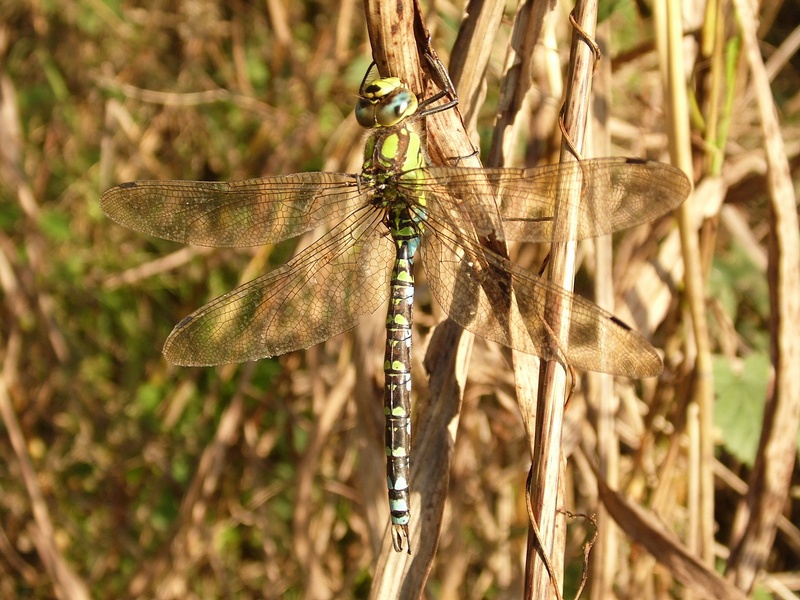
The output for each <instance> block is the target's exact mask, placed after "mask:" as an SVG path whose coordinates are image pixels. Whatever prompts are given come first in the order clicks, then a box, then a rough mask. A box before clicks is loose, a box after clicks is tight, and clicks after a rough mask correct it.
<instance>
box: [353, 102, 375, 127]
mask: <svg viewBox="0 0 800 600" xmlns="http://www.w3.org/2000/svg"><path fill="white" fill-rule="evenodd" d="M376 108H377V106H376V105H375V104H374V103H372V102H370V101H369V100H367V99H365V98H359V100H358V102H357V103H356V121H358V124H359V125H361V126H362V127H367V128H369V127H375V123H376V122H377V121H376V120H375V109H376Z"/></svg>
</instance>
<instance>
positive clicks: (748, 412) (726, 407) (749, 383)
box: [714, 353, 770, 467]
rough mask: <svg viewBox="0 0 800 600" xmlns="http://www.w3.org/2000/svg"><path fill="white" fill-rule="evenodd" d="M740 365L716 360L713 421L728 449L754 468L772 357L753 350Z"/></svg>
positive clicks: (718, 358) (726, 360)
mask: <svg viewBox="0 0 800 600" xmlns="http://www.w3.org/2000/svg"><path fill="white" fill-rule="evenodd" d="M737 367H738V368H734V364H733V363H732V362H731V361H730V360H728V359H725V358H721V357H717V358H715V360H714V388H715V392H716V403H715V406H714V424H715V425H716V426H717V428H718V429H719V430H720V433H721V435H722V444H723V446H724V447H725V449H726V450H727V451H728V452H730V453H731V454H732V455H733V456H735V457H736V458H737V460H739V461H741V462H743V463H744V464H746V465H748V466H751V467H752V466H753V463H754V461H755V456H756V450H757V449H758V440H759V437H760V435H761V426H762V423H763V417H764V402H765V400H766V393H767V383H768V381H769V376H770V362H769V357H768V356H767V355H765V354H760V353H754V354H751V355H750V356H748V357H746V358H745V359H744V360H742V361H741V363H740V364H738V365H737Z"/></svg>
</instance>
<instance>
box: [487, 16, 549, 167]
mask: <svg viewBox="0 0 800 600" xmlns="http://www.w3.org/2000/svg"><path fill="white" fill-rule="evenodd" d="M551 8H552V7H551V5H550V4H549V3H548V2H533V1H528V2H524V3H523V4H522V5H521V6H520V9H519V11H518V12H517V15H516V17H515V18H514V28H513V30H512V33H511V48H510V49H509V55H508V57H507V58H506V64H507V68H506V73H505V76H504V77H503V82H502V84H501V87H500V102H499V105H498V107H497V122H496V123H495V127H494V136H493V137H492V146H491V148H490V149H489V157H488V159H487V161H486V164H487V166H489V167H500V166H506V164H507V163H506V158H507V156H508V153H509V150H510V147H511V145H512V144H513V143H514V140H513V139H512V135H511V134H512V132H513V126H514V122H515V121H516V119H517V115H518V114H519V111H520V110H521V109H522V103H523V101H524V100H525V95H526V94H527V93H528V90H529V89H530V81H531V59H532V57H533V51H534V48H535V47H536V44H537V43H539V41H540V40H541V37H542V27H543V24H544V18H545V15H546V14H547V13H548V12H550V10H551Z"/></svg>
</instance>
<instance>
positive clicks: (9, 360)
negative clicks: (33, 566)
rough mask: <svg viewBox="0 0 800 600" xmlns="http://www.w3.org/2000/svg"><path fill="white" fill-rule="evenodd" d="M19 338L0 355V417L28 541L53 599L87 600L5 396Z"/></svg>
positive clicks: (11, 340) (14, 377)
mask: <svg viewBox="0 0 800 600" xmlns="http://www.w3.org/2000/svg"><path fill="white" fill-rule="evenodd" d="M21 339H22V337H21V335H20V334H19V332H18V331H17V332H14V333H12V335H11V336H10V337H9V340H8V344H7V345H6V348H5V356H3V365H4V366H3V371H2V374H0V418H2V422H3V424H4V426H5V429H6V431H7V432H8V438H9V441H10V442H11V446H12V447H13V448H14V455H15V456H16V458H17V463H18V467H19V472H20V474H21V475H22V479H23V481H24V482H25V488H26V489H27V491H28V497H29V498H30V503H31V509H32V512H33V520H34V522H33V524H31V526H30V534H31V539H32V540H33V543H34V545H35V546H36V551H37V553H38V555H39V558H40V559H41V561H42V564H44V566H45V568H46V569H47V572H48V575H49V576H50V580H51V582H52V585H53V592H54V595H55V596H56V597H57V598H64V599H69V600H89V598H90V595H89V590H88V589H87V587H86V585H85V584H84V582H83V581H82V580H81V579H80V577H78V575H77V574H76V573H75V571H74V570H73V569H72V567H71V566H70V565H69V563H68V562H67V561H66V559H65V558H64V556H63V555H62V554H61V551H60V550H59V547H58V544H57V543H56V539H55V531H54V528H53V522H52V521H51V519H50V513H49V512H48V509H47V502H46V501H45V498H44V496H43V495H42V489H41V487H40V486H39V480H38V478H37V475H36V471H35V470H34V468H33V462H32V461H31V457H30V454H29V453H28V446H27V443H26V442H25V437H24V436H23V435H22V428H21V427H20V424H19V420H18V419H17V415H16V414H15V412H14V407H13V405H12V402H11V397H10V395H9V388H10V387H11V384H12V383H13V382H15V381H17V379H18V377H17V374H16V368H17V365H18V364H19V354H20V351H21V349H22V342H21Z"/></svg>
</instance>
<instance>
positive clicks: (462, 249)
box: [420, 215, 663, 378]
mask: <svg viewBox="0 0 800 600" xmlns="http://www.w3.org/2000/svg"><path fill="white" fill-rule="evenodd" d="M474 235H475V234H474V233H472V236H474ZM468 236H469V234H468V232H464V231H463V230H459V227H458V226H456V225H455V224H450V223H446V222H445V221H443V220H440V219H436V218H435V217H434V216H433V215H429V218H428V222H427V223H426V228H425V235H424V236H423V243H422V245H421V247H420V251H421V253H422V261H423V265H424V267H425V273H426V275H427V277H428V281H429V282H430V287H431V291H432V293H433V296H434V297H435V298H436V300H437V302H439V304H440V305H441V307H442V308H443V309H444V311H445V312H446V313H447V314H448V315H449V316H450V317H451V318H452V319H453V320H454V321H455V322H456V323H458V324H459V325H461V326H462V327H464V328H465V329H467V330H469V331H471V332H473V333H475V334H477V335H480V336H481V337H484V338H486V339H489V340H492V341H494V342H497V343H499V344H503V345H504V346H508V347H510V348H514V349H516V350H520V351H522V352H525V353H528V354H533V355H536V356H540V357H542V358H547V359H551V360H557V361H559V362H562V363H564V362H567V363H569V364H570V365H572V366H574V367H577V368H580V369H585V370H589V371H600V372H603V373H611V374H614V375H624V376H628V377H636V378H640V377H653V376H656V375H658V374H659V373H660V372H661V370H662V367H663V365H662V362H661V358H660V357H659V355H658V353H657V352H656V351H655V349H654V348H653V347H652V346H651V345H650V343H649V342H648V341H647V340H646V339H644V338H643V337H642V336H641V335H640V334H639V333H637V332H636V331H633V330H632V329H631V328H629V327H628V326H627V325H625V324H624V323H622V322H621V321H620V320H619V319H617V318H616V317H615V316H614V315H612V314H611V313H608V312H606V311H604V310H603V309H601V308H600V307H599V306H597V305H596V304H594V303H593V302H590V301H589V300H587V299H585V298H583V297H581V296H578V295H575V294H572V293H570V292H568V291H567V290H564V289H563V288H561V287H559V286H557V285H555V284H553V283H550V282H548V281H547V280H545V279H543V278H541V277H537V276H536V275H534V274H533V273H530V272H528V271H526V270H524V269H521V268H519V267H517V266H516V265H514V264H513V263H511V262H510V261H509V260H507V259H505V258H503V257H501V256H499V255H498V254H495V253H494V252H492V251H490V250H488V249H485V248H483V247H481V246H479V245H478V244H477V241H476V242H469V240H470V239H471V238H470V237H468ZM512 292H513V293H512ZM548 296H552V297H553V298H552V299H551V300H550V302H561V301H562V300H567V301H568V302H570V303H571V307H572V309H571V313H570V325H569V343H568V344H567V346H566V347H565V348H562V347H559V345H558V343H557V340H556V339H555V337H554V335H553V333H552V330H551V328H550V326H549V324H548V323H549V322H551V320H550V319H549V318H548V310H547V306H549V305H550V304H548ZM512 302H513V303H514V305H513V307H512ZM510 308H512V309H511V310H509V309H510Z"/></svg>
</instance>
